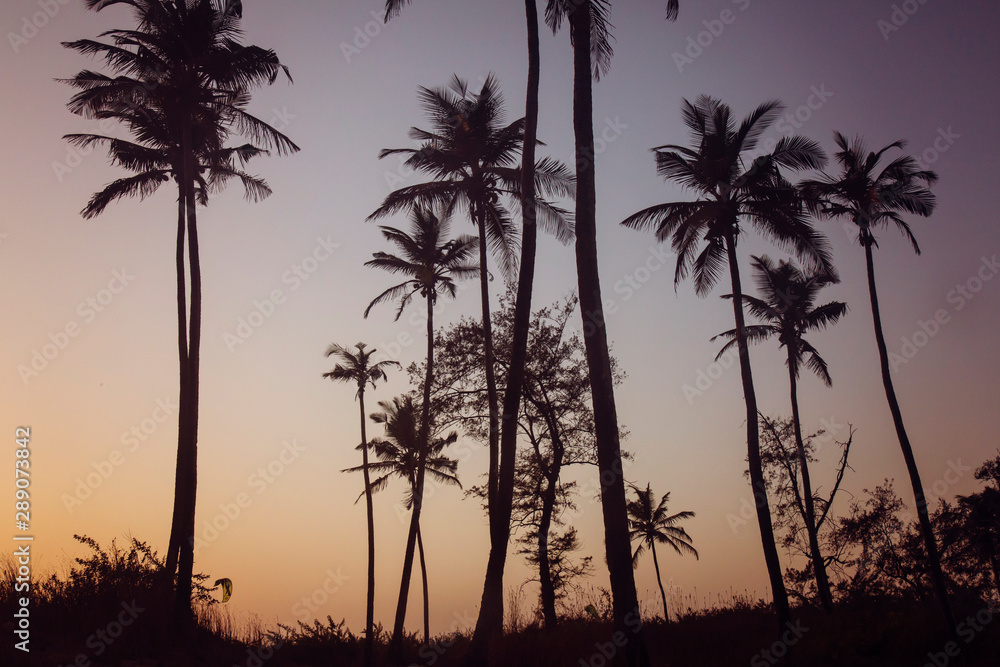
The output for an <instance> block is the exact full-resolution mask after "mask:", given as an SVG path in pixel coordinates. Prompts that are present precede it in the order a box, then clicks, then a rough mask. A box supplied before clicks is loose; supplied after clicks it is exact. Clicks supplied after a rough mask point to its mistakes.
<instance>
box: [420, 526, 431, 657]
mask: <svg viewBox="0 0 1000 667" xmlns="http://www.w3.org/2000/svg"><path fill="white" fill-rule="evenodd" d="M417 552H418V553H419V554H420V578H421V579H422V580H423V585H424V644H425V645H428V644H430V643H431V608H430V602H428V595H427V561H425V560H424V538H423V535H421V533H420V526H417Z"/></svg>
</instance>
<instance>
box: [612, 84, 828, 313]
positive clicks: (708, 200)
mask: <svg viewBox="0 0 1000 667" xmlns="http://www.w3.org/2000/svg"><path fill="white" fill-rule="evenodd" d="M782 109H783V106H782V105H781V104H780V103H779V102H777V101H770V102H765V103H763V104H761V105H760V106H758V107H757V108H756V109H755V110H754V111H753V112H752V113H751V114H750V115H748V116H747V117H746V118H744V119H743V120H742V122H740V123H739V125H737V124H736V120H735V118H734V117H733V114H732V110H731V109H730V108H729V106H728V105H726V104H724V103H722V102H721V101H719V100H717V99H714V98H712V97H708V96H706V95H702V96H700V97H698V99H697V100H695V102H694V103H693V104H692V103H691V102H689V101H687V100H684V105H683V111H682V115H683V118H684V123H685V125H687V126H688V128H689V129H690V130H691V139H692V147H690V148H689V147H685V146H677V145H673V144H668V145H664V146H659V147H657V148H654V149H652V150H653V152H654V154H655V156H656V170H657V172H658V173H659V174H660V175H661V176H663V177H664V178H666V179H669V180H676V181H678V182H680V183H681V185H684V186H686V187H689V188H692V189H693V190H695V191H696V192H697V193H699V195H700V198H699V199H698V200H697V201H691V202H672V203H668V204H658V205H656V206H650V207H649V208H646V209H643V210H641V211H639V212H637V213H634V214H633V215H631V216H629V217H628V218H626V219H625V220H624V221H623V222H622V224H623V225H625V226H626V227H631V228H633V229H648V228H652V229H653V230H654V232H655V234H656V238H657V240H659V241H661V242H662V241H666V240H668V239H670V238H671V236H672V237H673V238H672V246H673V248H674V250H675V251H676V253H677V267H676V270H675V273H674V282H675V284H677V283H679V282H680V281H681V280H682V279H684V278H685V277H687V276H688V274H689V273H693V276H694V282H695V289H696V291H697V292H698V294H699V295H705V294H707V293H708V292H709V291H710V290H711V289H712V287H714V286H715V284H716V282H718V280H719V278H720V277H721V276H722V272H723V270H724V269H725V266H726V244H727V243H728V244H730V245H735V243H736V242H737V240H738V238H739V237H740V235H741V234H742V231H743V230H742V227H741V225H740V222H741V220H746V221H747V222H748V223H749V224H750V226H752V227H753V228H754V229H756V230H757V231H758V232H760V233H761V234H763V235H764V236H766V237H768V238H770V239H772V240H773V241H775V242H777V244H778V245H779V246H781V247H783V248H786V249H788V250H791V251H793V252H794V253H795V254H796V255H798V256H799V257H801V258H803V259H805V260H807V261H808V262H809V263H810V264H812V265H814V266H816V267H819V268H821V269H823V270H825V271H826V272H828V273H832V272H833V271H832V261H831V259H830V255H829V251H828V249H827V242H826V239H824V238H823V237H822V235H820V234H819V233H817V232H816V231H815V230H814V229H813V228H812V226H811V225H810V224H809V222H808V220H807V217H806V212H805V210H804V207H803V206H802V202H801V199H800V197H799V195H798V192H797V191H796V189H795V187H794V186H793V185H792V184H791V183H789V182H788V181H787V180H786V179H785V177H784V176H783V175H782V174H781V172H780V169H781V168H787V169H795V170H798V169H817V168H819V167H822V166H823V163H824V162H825V159H826V158H825V155H824V154H823V151H822V149H821V148H820V147H819V144H817V143H816V142H815V141H813V140H811V139H807V138H805V137H801V136H798V135H796V136H785V137H782V138H781V139H780V140H779V141H778V143H777V144H776V145H775V147H774V150H772V151H771V152H770V153H766V154H763V155H760V156H758V157H756V158H755V159H754V160H753V161H752V162H751V163H750V166H749V167H748V168H745V167H744V155H745V154H747V153H750V152H752V151H753V150H755V149H756V147H757V142H758V140H759V139H760V137H761V135H762V134H763V133H764V131H766V130H767V129H768V128H769V127H770V126H771V125H772V124H774V123H775V122H776V121H777V120H778V118H779V115H780V113H781V111H782ZM702 241H704V242H705V248H704V250H702V251H701V253H699V254H696V251H697V249H698V246H699V244H700V243H701V242H702Z"/></svg>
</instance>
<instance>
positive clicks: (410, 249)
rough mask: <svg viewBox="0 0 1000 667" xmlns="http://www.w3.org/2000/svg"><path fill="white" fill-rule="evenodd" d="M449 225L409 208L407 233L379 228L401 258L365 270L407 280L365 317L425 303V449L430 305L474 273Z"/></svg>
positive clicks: (468, 243)
mask: <svg viewBox="0 0 1000 667" xmlns="http://www.w3.org/2000/svg"><path fill="white" fill-rule="evenodd" d="M449 228H450V225H449V222H448V218H447V215H442V216H440V217H439V216H438V215H436V214H435V213H434V212H433V211H431V210H430V209H427V208H422V207H414V208H413V210H412V215H411V218H410V229H411V232H410V233H406V232H403V231H401V230H399V229H396V228H394V227H387V226H382V227H379V229H381V230H382V236H384V237H385V239H386V240H387V241H390V242H391V243H393V244H394V245H395V246H396V247H397V248H398V249H399V252H400V255H399V256H397V255H392V254H389V253H386V252H376V253H374V259H370V260H368V261H367V262H365V266H372V267H375V268H378V269H383V270H385V271H388V272H390V273H393V274H398V275H403V276H406V280H404V281H403V282H401V283H399V284H397V285H393V286H392V287H390V288H388V289H387V290H385V291H384V292H382V293H381V294H379V295H378V296H377V297H375V299H373V300H372V302H371V303H370V304H368V307H367V308H366V309H365V317H368V313H370V312H371V310H372V308H373V307H374V306H375V305H376V304H379V303H382V302H385V301H392V300H394V299H398V300H399V308H398V309H397V310H396V319H397V320H398V319H399V316H400V315H402V314H403V309H404V308H406V305H407V304H408V303H409V302H410V301H411V300H412V298H413V295H414V294H417V293H419V294H420V296H422V297H423V298H424V299H425V300H426V301H427V374H426V376H425V377H424V392H423V401H422V402H421V421H420V442H421V443H427V442H429V439H430V428H431V415H430V405H431V383H432V382H433V380H434V304H435V303H436V302H437V297H438V294H447V295H449V296H451V297H454V296H455V295H456V293H457V289H456V287H455V279H456V278H468V277H472V276H475V275H477V274H478V273H479V270H480V269H479V267H478V266H477V265H476V264H475V262H473V261H471V259H472V258H473V257H474V255H475V252H476V248H477V247H478V244H479V239H478V238H477V237H475V236H465V235H463V236H459V237H457V238H455V239H451V240H445V239H447V237H448V231H449ZM427 449H428V448H427V447H421V448H420V452H419V456H418V457H417V472H416V478H415V480H414V484H413V487H414V489H415V492H414V495H413V512H412V513H411V515H410V530H409V533H408V535H407V538H406V554H405V556H404V558H403V576H402V581H401V582H400V586H399V600H398V601H397V603H396V618H395V621H394V623H393V630H392V641H391V644H390V646H389V653H390V658H392V659H396V658H398V657H399V654H400V652H401V651H402V646H403V644H402V642H403V623H404V621H405V620H406V600H407V597H408V596H409V591H410V576H411V574H412V572H413V551H414V548H415V546H416V541H417V532H418V528H419V526H420V506H421V503H422V502H423V490H424V466H425V463H426V460H427Z"/></svg>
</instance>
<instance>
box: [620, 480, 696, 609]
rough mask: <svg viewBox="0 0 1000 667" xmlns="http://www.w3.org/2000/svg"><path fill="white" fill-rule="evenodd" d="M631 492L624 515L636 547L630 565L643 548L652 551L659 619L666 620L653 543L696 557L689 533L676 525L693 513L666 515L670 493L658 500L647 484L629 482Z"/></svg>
mask: <svg viewBox="0 0 1000 667" xmlns="http://www.w3.org/2000/svg"><path fill="white" fill-rule="evenodd" d="M629 486H630V487H631V489H632V491H633V492H635V500H630V501H629V502H628V518H629V522H630V524H631V527H632V530H631V532H630V534H629V536H630V537H631V538H632V541H633V542H634V541H636V540H638V541H639V546H637V547H636V548H635V553H633V554H632V567H633V568H636V567H639V557H640V556H641V555H642V552H643V551H645V549H646V547H649V550H650V551H651V552H652V553H653V567H654V568H655V569H656V583H657V585H658V586H659V587H660V597H661V598H662V599H663V620H664V622H666V623H669V622H670V615H669V614H668V613H667V594H666V593H664V592H663V580H662V579H661V578H660V562H659V561H658V560H657V558H656V545H657V543H659V544H666V545H667V546H669V547H670V548H671V549H673V550H674V551H676V552H677V553H678V554H679V555H681V556H683V555H684V554H685V553H689V554H693V555H694V557H695V558H698V551H697V550H696V549H695V548H694V547H693V546H691V536H690V535H688V534H687V531H686V530H684V529H683V528H680V527H678V526H677V524H678V523H680V522H681V521H684V520H685V519H692V518H694V512H688V511H684V512H678V513H677V514H667V503H668V502H669V501H670V493H669V492H668V493H665V494H663V497H662V498H660V501H659V502H656V496H654V495H653V489H652V487H651V486H650V485H649V484H646V488H645V489H642V488H640V487H638V486H636V485H635V484H629Z"/></svg>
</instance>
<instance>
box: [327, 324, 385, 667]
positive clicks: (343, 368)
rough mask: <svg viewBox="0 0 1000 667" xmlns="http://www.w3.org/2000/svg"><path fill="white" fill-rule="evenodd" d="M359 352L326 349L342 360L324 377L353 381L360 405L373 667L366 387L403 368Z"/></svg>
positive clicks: (360, 346) (360, 348)
mask: <svg viewBox="0 0 1000 667" xmlns="http://www.w3.org/2000/svg"><path fill="white" fill-rule="evenodd" d="M354 347H355V348H356V349H357V351H356V352H352V351H351V350H349V349H347V348H344V347H341V346H340V345H337V344H336V343H334V344H332V345H330V347H328V348H327V350H326V356H328V357H330V356H336V357H337V358H338V359H339V360H340V362H341V363H338V364H337V365H336V366H334V367H333V370H332V371H329V372H327V373H323V377H325V378H329V379H331V380H335V381H340V382H353V383H355V384H356V385H357V387H358V390H357V392H356V393H355V394H354V396H355V398H357V399H358V401H359V403H360V406H361V447H360V448H361V470H362V472H363V473H364V480H365V490H364V496H365V504H366V505H367V510H368V607H367V615H366V616H365V660H364V664H365V665H366V666H367V667H370V666H371V664H372V660H373V651H372V649H373V645H374V636H373V629H374V625H375V513H374V510H373V508H372V488H371V479H370V478H369V474H368V470H369V467H368V438H367V436H366V435H365V387H366V386H367V385H369V384H370V385H371V386H372V389H374V388H375V383H376V382H379V381H384V380H386V379H387V378H386V374H385V372H386V369H388V368H391V367H393V366H395V367H396V368H401V366H400V364H399V362H398V361H391V360H385V361H377V362H375V363H372V360H371V359H372V355H374V354H375V352H376V350H375V349H374V348H373V349H372V350H371V351H366V350H365V348H366V347H367V346H366V345H365V344H364V343H357V344H356V345H355V346H354Z"/></svg>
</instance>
